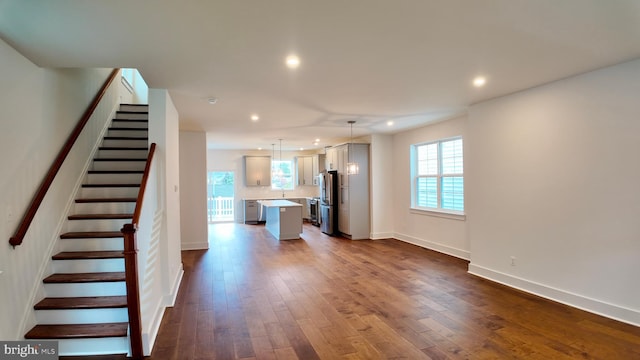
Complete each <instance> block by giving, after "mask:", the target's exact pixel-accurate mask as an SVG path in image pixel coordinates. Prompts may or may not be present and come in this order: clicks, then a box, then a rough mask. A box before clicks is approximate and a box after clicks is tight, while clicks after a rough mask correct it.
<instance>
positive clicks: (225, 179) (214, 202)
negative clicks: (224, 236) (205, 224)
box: [207, 171, 235, 224]
mask: <svg viewBox="0 0 640 360" xmlns="http://www.w3.org/2000/svg"><path fill="white" fill-rule="evenodd" d="M234 178H235V174H234V172H233V171H209V172H207V218H208V220H209V224H213V223H217V222H225V221H234V218H235V216H234V204H235V201H234Z"/></svg>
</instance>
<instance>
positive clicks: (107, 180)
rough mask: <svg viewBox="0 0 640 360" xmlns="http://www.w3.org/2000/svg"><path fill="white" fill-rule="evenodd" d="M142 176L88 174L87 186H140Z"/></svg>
mask: <svg viewBox="0 0 640 360" xmlns="http://www.w3.org/2000/svg"><path fill="white" fill-rule="evenodd" d="M141 181H142V174H88V175H87V180H86V181H85V184H140V182H141Z"/></svg>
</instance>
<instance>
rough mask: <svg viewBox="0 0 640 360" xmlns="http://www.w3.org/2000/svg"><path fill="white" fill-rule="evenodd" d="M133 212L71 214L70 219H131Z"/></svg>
mask: <svg viewBox="0 0 640 360" xmlns="http://www.w3.org/2000/svg"><path fill="white" fill-rule="evenodd" d="M131 218H133V214H76V215H69V217H68V219H69V220H120V219H131Z"/></svg>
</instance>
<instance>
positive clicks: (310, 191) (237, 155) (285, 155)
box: [207, 149, 320, 222]
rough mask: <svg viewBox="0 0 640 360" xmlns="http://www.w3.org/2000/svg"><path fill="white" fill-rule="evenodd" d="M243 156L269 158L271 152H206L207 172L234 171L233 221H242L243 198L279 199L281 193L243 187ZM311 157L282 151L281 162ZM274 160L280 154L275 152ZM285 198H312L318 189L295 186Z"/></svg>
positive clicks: (259, 187)
mask: <svg viewBox="0 0 640 360" xmlns="http://www.w3.org/2000/svg"><path fill="white" fill-rule="evenodd" d="M244 155H260V156H271V150H262V151H258V150H211V149H210V150H208V152H207V171H234V173H235V179H234V184H235V187H234V191H235V199H236V200H235V209H234V214H235V221H236V222H242V221H243V209H242V199H243V198H253V199H255V198H263V199H268V198H281V197H282V191H281V190H278V191H274V190H271V187H270V186H245V181H244V163H243V156H244ZM302 155H311V153H309V152H295V151H283V152H282V160H292V159H293V158H294V157H296V156H302ZM276 158H277V159H280V154H279V152H278V150H276ZM284 193H285V197H289V198H294V197H314V196H319V193H320V189H319V188H318V187H317V186H296V187H294V189H293V190H285V192H284Z"/></svg>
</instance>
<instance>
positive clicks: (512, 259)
mask: <svg viewBox="0 0 640 360" xmlns="http://www.w3.org/2000/svg"><path fill="white" fill-rule="evenodd" d="M511 266H516V257H515V256H512V257H511Z"/></svg>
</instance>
